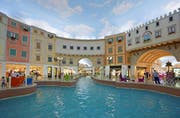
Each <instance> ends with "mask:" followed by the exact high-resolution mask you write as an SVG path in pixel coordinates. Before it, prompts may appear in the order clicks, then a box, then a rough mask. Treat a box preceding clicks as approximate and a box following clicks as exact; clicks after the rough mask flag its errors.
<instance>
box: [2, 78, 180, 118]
mask: <svg viewBox="0 0 180 118" xmlns="http://www.w3.org/2000/svg"><path fill="white" fill-rule="evenodd" d="M179 116H180V97H175V96H170V95H166V94H160V93H156V92H150V91H145V90H136V89H122V88H115V87H110V86H105V85H100V84H97V83H95V82H93V80H92V79H90V78H89V77H86V78H80V79H79V80H78V82H77V84H76V86H75V87H56V86H53V87H52V86H51V87H45V86H42V87H39V88H38V90H37V92H36V93H35V94H32V95H29V96H25V97H16V98H11V99H6V100H0V118H179Z"/></svg>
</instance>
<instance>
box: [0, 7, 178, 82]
mask: <svg viewBox="0 0 180 118" xmlns="http://www.w3.org/2000/svg"><path fill="white" fill-rule="evenodd" d="M0 47H1V48H0V76H6V73H7V72H8V71H21V72H23V73H25V75H30V74H33V75H36V76H37V75H38V77H39V78H36V79H46V78H49V79H58V78H60V76H61V74H62V73H71V74H77V73H78V72H79V66H80V65H79V61H80V60H81V59H84V58H87V59H89V60H90V61H91V62H92V67H91V73H92V74H93V75H94V74H101V75H103V76H106V77H110V78H115V79H116V78H117V76H118V75H119V74H120V73H121V74H122V75H123V76H130V78H137V77H138V76H139V74H138V75H137V73H140V72H141V71H142V72H144V71H149V72H150V71H151V69H152V67H151V66H152V63H153V61H155V60H156V59H158V58H160V57H162V56H168V55H173V56H175V57H176V59H177V60H178V61H179V60H180V54H179V52H180V10H178V11H174V12H173V13H169V14H168V15H164V16H160V18H156V19H154V20H152V21H150V22H148V23H146V24H142V25H140V26H138V27H136V28H133V29H130V30H129V31H127V32H126V33H125V32H122V33H119V34H114V35H110V36H105V37H104V38H102V39H84V40H83V39H72V38H65V37H60V36H57V35H56V34H54V33H51V32H50V31H46V30H44V29H41V28H38V27H36V26H29V25H27V24H24V23H22V22H20V21H17V20H15V19H13V18H10V17H8V16H7V15H5V14H3V13H0ZM142 72H141V73H142Z"/></svg>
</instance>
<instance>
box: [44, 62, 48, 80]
mask: <svg viewBox="0 0 180 118" xmlns="http://www.w3.org/2000/svg"><path fill="white" fill-rule="evenodd" d="M47 69H48V68H47V66H46V65H44V66H43V79H44V80H46V79H47V77H48V70H47Z"/></svg>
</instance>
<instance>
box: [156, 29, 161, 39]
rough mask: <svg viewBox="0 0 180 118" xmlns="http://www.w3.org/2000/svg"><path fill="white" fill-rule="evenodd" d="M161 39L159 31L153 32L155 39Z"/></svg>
mask: <svg viewBox="0 0 180 118" xmlns="http://www.w3.org/2000/svg"><path fill="white" fill-rule="evenodd" d="M159 37H161V30H158V31H155V38H159Z"/></svg>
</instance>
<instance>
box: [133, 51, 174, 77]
mask: <svg viewBox="0 0 180 118" xmlns="http://www.w3.org/2000/svg"><path fill="white" fill-rule="evenodd" d="M165 56H174V55H173V54H172V53H170V52H169V51H165V50H162V49H153V50H148V51H146V52H144V53H143V54H142V55H140V56H139V58H138V59H137V61H136V64H135V70H134V76H135V78H141V77H143V76H144V73H145V72H149V73H150V74H151V73H152V71H153V69H154V67H153V63H154V62H155V61H157V60H158V59H159V58H161V57H165ZM176 60H177V59H176Z"/></svg>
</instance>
